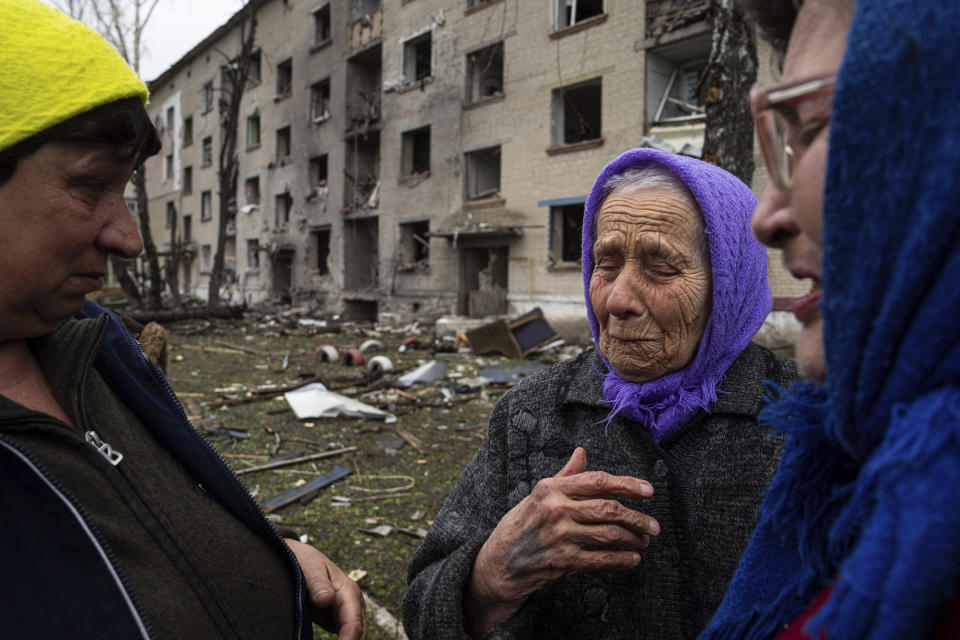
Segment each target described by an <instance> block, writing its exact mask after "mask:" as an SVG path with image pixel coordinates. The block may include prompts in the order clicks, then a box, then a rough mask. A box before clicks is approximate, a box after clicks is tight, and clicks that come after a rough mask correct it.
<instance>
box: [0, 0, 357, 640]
mask: <svg viewBox="0 0 960 640" xmlns="http://www.w3.org/2000/svg"><path fill="white" fill-rule="evenodd" d="M0 60H2V61H3V73H2V74H0V229H2V230H3V231H2V233H0V521H2V522H3V527H2V533H0V539H2V543H0V566H2V567H3V572H2V577H0V584H2V587H0V591H2V593H3V597H2V598H0V620H2V623H0V624H2V628H3V632H2V635H3V636H4V637H10V638H27V637H30V638H98V639H103V638H117V639H119V638H124V639H128V638H284V639H286V640H289V639H291V638H303V639H306V638H312V637H313V632H312V628H311V624H310V621H309V617H308V616H307V614H308V612H312V613H314V614H315V616H316V619H317V620H318V621H319V622H321V623H322V624H324V625H326V626H327V627H328V628H330V629H332V630H337V629H339V633H340V635H339V638H341V639H344V640H345V639H347V638H350V639H357V638H362V637H363V635H364V621H363V612H362V599H361V598H362V597H361V594H360V592H359V589H358V588H357V587H356V585H355V584H354V583H353V582H352V581H350V580H349V579H347V578H346V576H344V575H343V573H342V572H340V571H339V570H338V569H337V568H336V566H334V565H333V563H331V562H330V561H329V560H328V559H327V558H326V557H325V556H323V554H321V553H320V552H319V551H317V550H316V549H313V548H312V547H309V546H307V545H302V544H300V543H299V542H295V541H292V540H290V541H288V542H287V543H286V544H285V543H284V541H283V540H282V539H281V537H280V535H279V534H278V532H277V531H276V529H274V528H273V526H272V525H271V524H270V523H269V522H267V520H266V519H265V518H264V516H263V514H262V513H261V512H260V510H259V509H258V508H257V505H256V504H255V503H254V502H253V501H252V500H251V499H250V496H249V494H248V492H247V491H246V490H245V488H244V487H243V485H242V484H241V483H240V481H239V480H238V479H237V476H236V475H235V474H233V472H232V471H231V470H230V469H229V468H228V467H227V465H226V464H225V463H224V461H223V459H222V458H220V457H219V456H218V455H217V453H216V452H215V451H214V450H213V449H212V448H211V447H210V445H209V444H208V443H207V442H206V441H205V440H204V439H203V438H201V437H200V436H199V435H198V434H197V432H196V431H195V430H194V429H193V428H192V427H191V425H190V424H189V423H188V422H187V420H186V418H185V416H184V413H183V410H182V409H181V407H180V405H179V404H178V403H177V401H176V398H175V396H174V394H173V392H172V391H171V390H170V387H169V386H168V385H167V383H166V380H165V379H164V377H163V375H162V374H161V373H160V371H159V369H157V368H156V367H155V366H154V365H153V364H152V363H151V362H150V361H149V360H147V358H146V357H145V356H144V355H143V351H142V350H141V349H140V347H139V345H137V343H136V342H134V340H133V338H131V336H130V335H129V334H128V333H127V332H126V330H125V329H124V327H123V324H122V323H120V321H119V320H118V319H117V317H116V316H114V315H113V314H111V313H109V312H108V311H106V310H105V309H103V308H101V307H98V306H96V305H94V304H92V303H85V300H84V295H85V294H87V293H90V292H92V291H95V290H97V289H99V288H100V286H101V284H102V281H103V278H104V276H105V275H106V270H107V256H108V254H116V255H119V256H122V257H125V258H132V257H133V256H135V255H136V254H137V253H138V252H139V251H140V248H141V242H140V238H139V236H138V235H137V230H136V226H135V225H134V222H133V220H132V218H131V216H130V213H129V212H128V211H127V209H126V206H125V204H124V198H123V191H124V187H125V185H126V184H127V181H128V180H129V178H130V176H131V173H132V172H133V171H134V170H135V169H136V167H138V166H139V165H140V163H141V162H143V160H144V158H146V157H147V156H149V155H151V154H154V153H156V152H157V151H158V149H159V147H160V143H159V141H158V139H157V136H156V133H155V131H154V128H153V125H152V124H151V123H150V119H149V117H148V116H147V113H146V111H145V109H144V107H143V105H144V104H145V102H146V100H147V88H146V87H145V86H144V85H143V83H142V82H141V81H140V80H139V79H138V78H137V76H136V75H135V74H134V73H133V71H132V70H131V69H130V68H129V67H128V66H127V65H126V64H125V63H124V62H123V60H122V59H121V58H120V57H119V55H118V54H117V53H116V51H115V50H114V49H113V48H112V47H111V46H110V45H109V44H108V43H107V42H106V41H105V40H104V39H103V38H102V37H100V36H99V35H97V34H96V33H95V32H93V31H92V30H90V29H88V28H87V27H85V26H83V25H81V24H80V23H78V22H75V21H73V20H70V19H69V18H67V17H66V16H64V15H63V14H62V13H60V12H58V11H55V10H53V9H51V8H49V7H47V6H46V5H43V4H41V3H39V2H37V1H36V0H0Z"/></svg>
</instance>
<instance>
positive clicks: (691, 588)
mask: <svg viewBox="0 0 960 640" xmlns="http://www.w3.org/2000/svg"><path fill="white" fill-rule="evenodd" d="M605 370H606V369H605V365H604V363H603V360H602V359H601V358H600V356H599V354H598V352H597V351H596V350H594V349H591V350H589V351H587V352H585V353H583V354H581V355H580V356H579V357H577V358H575V359H572V360H568V361H566V362H562V363H560V364H557V365H554V366H551V367H547V368H546V369H544V370H543V371H541V372H540V373H538V374H537V375H535V376H532V377H530V378H527V379H525V380H524V381H523V382H521V383H520V384H518V385H517V386H516V388H514V389H513V390H511V391H510V392H509V393H507V394H506V395H504V396H503V398H502V399H501V400H500V401H499V402H498V403H497V405H496V407H494V409H493V413H492V414H491V416H490V426H489V429H488V431H487V436H486V438H485V440H484V442H483V445H482V446H481V447H480V450H479V451H478V452H477V455H476V456H475V457H474V459H473V461H472V462H471V463H470V464H469V466H468V467H467V468H466V469H465V470H464V472H463V475H462V476H461V477H460V480H459V482H458V483H457V485H456V486H455V487H454V488H453V491H452V492H451V494H450V496H449V498H448V499H447V501H446V503H445V504H444V505H443V508H442V509H441V510H440V513H439V514H438V515H437V518H436V521H435V522H434V524H433V527H432V528H431V530H430V533H429V534H428V535H427V537H426V539H425V540H424V542H423V544H422V545H421V546H420V548H419V549H418V550H417V552H416V554H415V555H414V557H413V560H412V562H411V564H410V567H409V569H408V574H407V578H408V581H409V589H408V591H407V593H406V595H405V596H404V600H403V623H404V627H405V628H406V631H407V633H408V635H409V636H410V638H411V639H412V640H446V639H454V638H456V639H458V640H460V639H464V638H468V636H467V634H466V633H465V631H464V624H463V623H464V620H463V596H462V594H463V589H464V586H465V585H466V583H467V579H468V577H469V575H470V570H471V568H472V567H473V562H474V559H475V558H476V555H477V553H478V552H479V550H480V547H481V546H482V545H483V543H484V541H486V539H487V538H488V537H489V535H490V533H491V532H492V531H493V529H494V527H495V526H496V525H497V522H498V521H499V520H500V518H501V517H503V515H504V514H505V513H506V512H507V511H508V510H509V509H511V508H512V507H514V506H515V505H516V504H517V503H518V502H520V501H521V500H522V499H523V498H524V497H525V496H527V495H528V494H529V493H530V492H531V490H532V489H533V487H534V485H535V484H536V483H537V481H539V480H540V479H542V478H546V477H549V476H552V475H554V474H556V473H557V472H558V471H559V470H560V468H561V467H563V465H564V464H565V463H566V461H567V460H568V459H569V457H570V455H571V454H572V453H573V450H574V448H575V447H577V446H581V447H584V448H585V449H586V452H587V468H588V469H600V470H603V471H607V472H609V473H612V474H615V475H634V476H637V477H640V478H644V479H646V480H648V481H649V482H650V483H651V484H653V487H654V492H655V495H654V497H653V498H651V499H649V500H644V501H637V500H627V499H623V500H621V501H622V502H623V504H624V505H626V506H628V507H630V508H633V509H638V510H640V511H643V512H645V513H648V514H650V515H651V516H653V517H655V518H656V519H657V521H658V522H659V523H660V529H661V533H660V535H659V536H657V537H656V538H653V540H652V541H651V543H650V547H649V548H648V549H647V550H646V551H645V552H644V553H643V554H642V555H643V560H642V561H641V563H640V565H639V566H637V567H636V568H635V569H631V570H628V571H618V572H602V573H584V574H579V575H576V576H573V577H571V578H567V579H564V580H561V581H559V582H555V583H552V584H549V585H547V586H545V587H543V588H542V589H540V590H539V591H538V592H536V593H535V594H534V595H532V596H531V597H530V598H529V599H528V600H527V602H526V603H525V604H524V605H523V607H522V608H521V609H520V610H519V611H518V612H517V614H516V615H515V616H514V617H513V618H512V619H511V620H510V621H508V622H507V623H505V624H504V625H502V626H501V627H499V628H498V629H497V630H495V631H494V632H493V634H492V635H491V636H490V637H491V638H497V639H504V640H507V639H510V640H513V639H518V640H520V639H528V638H550V639H554V638H570V639H574V638H582V639H584V640H586V639H587V638H589V639H590V640H613V639H620V638H642V639H649V640H674V639H683V638H695V637H696V636H697V635H698V634H699V632H700V631H701V630H702V629H703V628H704V627H705V626H706V624H707V622H708V621H709V620H710V618H711V616H712V615H713V612H714V610H715V609H716V608H717V607H718V606H719V604H720V600H721V598H722V597H723V593H724V591H725V589H726V587H727V583H728V582H729V581H730V579H731V577H732V576H733V572H734V569H735V568H736V566H737V562H738V560H739V559H740V555H741V554H742V553H743V550H744V548H745V547H746V544H747V541H748V539H749V537H750V534H751V532H752V530H753V527H754V524H755V522H756V516H757V509H758V507H759V505H760V501H761V499H762V497H763V494H764V492H765V490H766V487H767V483H768V481H769V480H770V478H771V477H772V475H773V472H774V471H775V469H776V465H777V460H778V458H779V455H780V450H781V446H782V442H781V440H779V439H778V438H775V437H772V436H771V435H770V432H769V431H768V430H766V429H763V428H761V427H759V426H758V425H757V423H756V419H755V417H756V415H757V412H758V411H759V410H760V409H761V408H762V406H763V404H764V403H763V400H762V397H761V394H762V391H763V384H762V383H763V380H767V379H769V380H773V381H774V382H776V383H778V384H780V385H787V384H789V383H790V382H792V381H794V380H796V379H797V373H796V368H795V366H794V364H793V362H792V361H791V360H788V359H786V358H782V357H780V356H776V355H774V354H772V353H771V352H769V351H767V350H766V349H763V348H762V347H759V346H757V345H756V344H752V343H751V344H750V345H749V346H748V347H747V348H746V349H745V350H744V352H743V353H742V354H741V355H740V356H739V357H738V358H737V360H736V361H734V363H733V364H732V365H731V366H730V368H729V369H728V370H727V373H726V375H725V376H724V379H723V381H722V382H721V384H720V388H721V390H722V391H723V392H722V393H720V394H719V400H718V401H717V402H716V403H714V404H713V406H712V407H711V411H710V413H706V412H703V411H701V412H700V413H698V414H697V415H696V416H694V418H693V419H692V420H691V421H690V423H689V424H688V425H687V426H685V427H684V428H683V429H682V430H680V431H679V432H678V433H676V434H674V435H673V436H671V437H670V438H668V439H666V440H664V441H663V442H661V443H659V444H658V443H657V442H656V441H655V440H653V438H651V437H650V435H649V434H648V433H647V432H646V431H645V430H644V429H643V428H642V427H641V426H640V425H638V424H636V423H634V422H631V421H629V420H626V419H624V418H622V417H617V418H615V419H614V420H613V421H612V422H611V423H610V425H609V428H606V425H605V423H604V419H605V418H606V417H607V415H608V413H609V408H608V406H607V405H606V403H605V402H604V400H603V391H602V381H603V378H602V377H601V376H600V375H599V374H598V372H602V371H605Z"/></svg>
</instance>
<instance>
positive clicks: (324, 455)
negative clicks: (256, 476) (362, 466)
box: [237, 447, 357, 476]
mask: <svg viewBox="0 0 960 640" xmlns="http://www.w3.org/2000/svg"><path fill="white" fill-rule="evenodd" d="M356 450H357V448H356V447H344V448H343V449H335V450H333V451H324V452H322V453H312V454H310V455H308V456H300V457H298V458H290V459H288V460H277V461H275V462H268V463H267V464H262V465H260V466H257V467H250V468H249V469H241V470H239V471H237V475H238V476H240V475H243V474H245V473H255V472H257V471H266V470H268V469H279V468H280V467H288V466H290V465H292V464H300V463H301V462H311V461H313V460H320V459H321V458H329V457H330V456H338V455H340V454H342V453H351V452H353V451H356Z"/></svg>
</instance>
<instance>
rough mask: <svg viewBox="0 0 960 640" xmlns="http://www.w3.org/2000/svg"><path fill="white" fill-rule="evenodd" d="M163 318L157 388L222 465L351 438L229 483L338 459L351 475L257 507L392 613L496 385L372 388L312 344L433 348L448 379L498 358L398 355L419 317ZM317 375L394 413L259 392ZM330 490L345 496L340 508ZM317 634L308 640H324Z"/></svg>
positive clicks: (293, 474)
mask: <svg viewBox="0 0 960 640" xmlns="http://www.w3.org/2000/svg"><path fill="white" fill-rule="evenodd" d="M167 328H168V329H169V330H170V346H171V351H170V354H169V365H168V378H169V380H170V383H171V386H172V387H173V389H174V391H175V392H177V394H178V395H179V396H180V399H181V402H182V403H183V404H184V407H185V409H186V411H187V414H188V416H190V418H191V420H192V421H193V423H194V425H195V426H196V427H197V429H198V430H199V431H201V432H202V433H205V435H207V437H208V438H209V439H210V441H211V442H212V444H213V445H214V446H215V447H216V448H217V449H218V450H219V451H220V452H221V454H223V455H224V457H225V458H226V459H227V460H228V462H229V463H230V464H231V465H233V467H234V468H235V469H236V470H238V471H243V470H244V469H247V468H251V467H254V466H257V465H263V464H267V463H268V462H269V461H273V460H275V459H278V458H284V457H294V456H304V455H310V454H314V453H320V452H328V451H334V450H338V449H344V448H349V447H355V448H356V451H353V452H349V453H341V454H336V455H332V456H330V457H328V458H324V459H321V460H317V461H313V462H305V463H299V464H295V465H292V466H286V467H282V468H278V469H272V470H264V471H256V472H252V473H245V474H242V475H241V479H242V480H243V482H244V483H245V484H246V486H247V488H248V489H249V490H250V491H251V492H252V493H253V494H254V495H255V497H256V499H257V500H258V501H260V502H263V501H265V500H267V499H269V498H271V497H274V496H276V495H278V494H280V493H283V492H284V491H287V490H289V489H292V488H294V487H296V486H297V485H298V484H303V482H304V481H309V480H312V479H313V478H315V477H317V476H319V475H322V474H325V473H328V472H330V471H332V470H333V469H334V468H335V467H340V466H343V467H348V468H349V469H350V470H351V472H352V473H351V475H349V476H347V477H346V478H344V479H342V480H340V481H338V482H336V483H334V484H333V485H331V486H330V487H328V488H326V489H323V490H322V491H321V492H320V493H319V495H317V496H316V497H315V498H314V499H313V500H311V501H309V502H307V503H306V504H300V503H294V504H292V505H291V506H288V507H286V508H283V509H280V510H277V511H275V512H274V513H273V514H272V516H271V517H272V518H274V519H275V521H276V522H277V524H278V525H279V526H283V527H289V528H291V529H294V530H295V531H296V532H297V533H298V534H303V535H306V536H307V540H308V541H309V542H310V543H311V544H313V545H315V546H317V547H318V548H319V549H321V550H322V551H323V552H324V553H326V554H327V555H328V556H329V557H330V558H332V559H333V560H334V561H335V562H336V563H337V564H338V565H339V566H340V567H341V568H342V569H343V570H344V571H346V572H348V573H349V572H351V571H355V572H356V573H355V574H354V575H355V576H357V579H358V583H359V584H360V586H361V588H362V589H363V590H364V592H365V593H366V594H367V595H368V596H369V597H371V598H372V599H373V600H374V601H375V602H376V603H378V604H379V605H381V606H382V607H384V608H385V609H386V610H387V611H389V612H390V613H391V614H393V615H394V616H395V617H396V618H397V619H399V618H400V601H401V598H402V596H403V592H404V589H405V586H406V578H405V576H406V567H407V564H408V562H409V560H410V557H411V556H412V554H413V552H414V550H415V549H416V548H417V546H418V545H419V543H420V538H419V537H417V536H416V535H415V534H416V530H417V529H424V530H425V529H428V528H429V527H430V525H431V524H432V518H433V517H434V515H435V514H436V513H437V511H438V510H439V509H440V507H441V505H442V504H443V501H444V499H445V498H446V496H447V494H448V493H449V491H450V489H451V488H452V486H453V485H454V484H455V483H456V481H457V478H458V477H459V476H460V473H461V471H462V470H463V468H464V466H466V464H467V463H468V462H469V461H470V459H471V458H472V457H473V455H474V453H475V452H476V450H477V448H478V447H479V446H480V444H481V442H482V441H483V437H484V434H485V431H486V429H485V424H484V423H485V421H486V420H487V417H488V415H489V413H490V410H491V409H492V408H493V405H494V403H495V402H496V401H497V399H498V398H499V397H500V396H501V395H502V394H503V393H504V392H505V391H506V390H507V389H508V386H507V385H486V386H485V387H483V388H482V389H481V390H479V391H474V392H470V393H455V392H452V391H453V390H452V389H451V390H450V391H447V395H446V396H444V395H443V392H441V391H440V388H441V385H442V384H443V383H440V384H437V383H434V384H430V385H422V384H418V385H416V386H414V387H412V388H410V389H406V390H405V391H404V392H402V393H400V392H397V391H395V390H390V389H384V388H383V381H382V380H379V381H378V380H371V379H370V377H369V374H367V373H366V370H365V368H364V367H362V366H361V367H355V366H354V367H350V366H344V365H343V364H340V363H323V362H320V361H319V360H318V359H315V358H314V355H313V354H314V350H315V348H316V347H317V346H318V345H322V344H332V345H334V346H336V347H338V349H341V351H342V350H343V349H344V348H347V347H356V346H359V345H360V344H361V343H363V342H364V341H366V340H369V339H376V340H379V341H381V342H382V343H383V346H384V351H383V355H386V356H388V357H389V358H390V359H391V360H392V361H393V364H394V367H395V372H396V371H399V372H400V373H403V372H404V371H407V370H410V369H412V368H414V367H416V366H417V365H418V364H419V363H422V362H427V361H430V360H432V359H435V358H439V359H442V360H444V361H445V362H447V364H448V372H449V374H450V376H449V377H448V383H456V382H458V380H462V379H465V378H466V379H469V378H473V377H476V375H477V369H478V367H479V366H481V365H483V364H491V363H496V362H504V363H505V362H508V361H507V360H505V359H503V358H500V357H498V356H492V357H491V356H484V357H476V356H474V355H472V354H470V353H448V354H434V353H432V352H431V351H430V350H416V349H413V350H407V351H405V352H403V353H400V352H398V348H399V346H400V345H401V342H402V340H403V339H404V338H406V337H408V336H411V335H416V336H417V337H419V338H420V339H421V340H422V341H423V343H424V345H425V346H432V345H433V328H432V326H424V327H410V326H408V327H404V328H402V329H394V330H380V331H376V330H373V329H372V328H363V327H359V326H356V325H345V326H343V327H341V331H340V332H339V333H316V332H317V331H318V328H317V327H304V326H302V325H300V324H298V323H297V320H296V319H295V318H293V319H292V318H290V317H283V316H280V315H272V316H271V315H266V314H263V315H260V316H256V317H249V318H245V319H243V320H231V321H223V320H217V321H209V322H197V321H191V322H183V323H171V324H168V325H167ZM321 330H323V329H321ZM241 349H242V350H241ZM370 355H373V354H370ZM368 357H369V356H368ZM557 357H563V356H562V355H560V354H559V353H557V352H554V353H553V354H552V355H548V356H545V357H543V358H542V359H543V360H546V361H548V362H549V361H551V360H556V359H557ZM285 358H286V360H287V363H286V368H284V359H285ZM318 376H319V378H320V379H321V380H322V381H323V382H324V383H325V384H326V385H327V386H328V388H329V389H331V390H334V391H337V392H339V393H342V394H344V395H348V396H351V397H354V398H357V399H359V400H361V401H364V402H367V403H369V404H372V405H374V406H377V407H379V408H381V409H384V410H387V411H390V412H392V413H394V414H395V415H396V416H397V421H396V422H395V423H392V424H388V423H385V422H384V421H382V420H361V419H352V418H317V419H307V420H298V419H297V418H296V417H295V415H294V414H293V412H292V411H291V410H290V409H289V405H288V404H287V402H286V400H284V398H283V396H282V395H272V396H271V394H277V393H278V388H284V387H291V386H294V385H299V384H303V383H305V382H309V381H311V380H313V379H315V378H316V377H318ZM389 377H390V376H389V374H388V378H389ZM451 396H452V397H451ZM458 427H459V428H460V430H458ZM226 430H233V431H235V433H234V434H232V435H231V434H229V433H227V432H226ZM401 432H403V434H406V435H407V436H408V437H407V439H404V437H402V435H401ZM335 497H337V499H335ZM339 498H347V499H348V500H349V506H344V504H345V501H343V500H341V499H339ZM380 525H389V526H390V527H392V528H393V531H392V532H391V533H390V534H389V535H387V536H385V537H380V536H377V535H374V534H371V533H368V532H364V531H362V530H364V529H366V530H370V529H373V528H375V527H378V526H380ZM399 528H404V529H409V530H411V531H410V533H403V532H399V531H397V529H399ZM360 576H362V577H360ZM368 618H371V616H370V611H369V610H368ZM368 628H369V633H368V638H370V639H371V640H385V639H387V638H395V637H397V636H396V634H395V633H390V632H388V631H385V630H384V629H383V628H382V627H381V626H378V625H377V624H374V623H373V620H372V618H371V619H369V620H368ZM318 633H319V635H317V636H316V637H318V638H332V637H333V636H332V635H327V634H323V633H320V632H318Z"/></svg>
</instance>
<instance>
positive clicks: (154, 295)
mask: <svg viewBox="0 0 960 640" xmlns="http://www.w3.org/2000/svg"><path fill="white" fill-rule="evenodd" d="M159 2H160V0H59V1H56V0H55V1H54V4H55V5H56V6H57V8H58V9H60V10H61V11H64V12H65V13H67V14H68V15H70V16H72V17H73V18H76V19H77V20H82V19H83V17H84V14H85V11H86V10H87V9H89V10H90V11H91V12H92V15H93V18H94V24H95V25H96V29H97V31H99V32H100V34H101V35H103V37H105V38H106V39H107V40H108V41H109V42H110V44H112V45H113V46H114V47H115V48H116V49H117V51H118V52H119V53H120V55H121V56H123V59H124V60H126V61H127V64H129V65H130V66H131V67H132V68H133V70H134V71H135V72H136V73H137V74H139V73H140V54H141V53H142V51H143V43H142V37H143V31H144V29H145V28H146V26H147V23H148V22H149V21H150V16H152V15H153V10H154V9H155V8H156V7H157V4H159ZM131 9H132V17H131ZM133 186H134V189H135V191H136V198H137V207H138V208H139V210H140V211H139V218H140V235H141V236H142V237H143V249H144V252H145V253H146V256H147V264H148V272H149V275H150V287H149V290H148V291H147V304H148V305H149V306H150V307H152V308H154V309H159V308H160V304H161V296H160V293H161V291H163V279H162V278H161V276H160V262H159V260H158V258H157V246H156V245H155V244H154V242H153V236H152V234H151V233H150V214H149V212H148V211H147V202H148V197H147V181H146V175H145V173H144V169H143V168H142V167H141V168H140V170H138V171H137V172H136V173H134V174H133ZM120 264H121V263H119V262H116V261H114V267H115V269H114V270H115V272H116V274H117V279H118V280H119V281H120V286H121V287H123V290H124V292H125V293H126V295H127V297H128V298H130V299H131V300H135V301H136V303H137V304H138V305H140V304H142V303H143V297H142V295H141V293H140V291H139V289H138V287H137V284H136V282H135V281H134V279H133V278H131V277H130V273H129V270H128V269H127V266H126V264H123V266H119V265H120Z"/></svg>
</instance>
